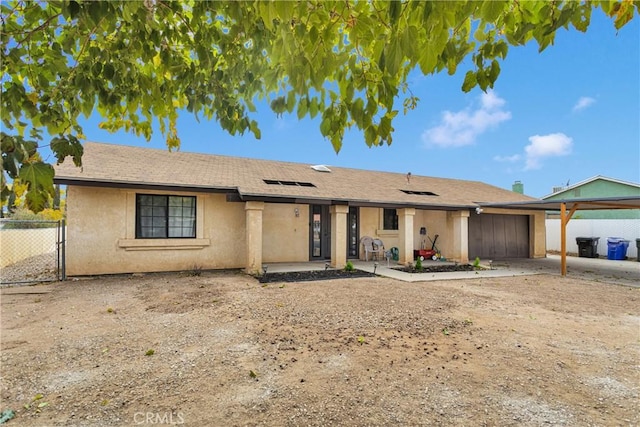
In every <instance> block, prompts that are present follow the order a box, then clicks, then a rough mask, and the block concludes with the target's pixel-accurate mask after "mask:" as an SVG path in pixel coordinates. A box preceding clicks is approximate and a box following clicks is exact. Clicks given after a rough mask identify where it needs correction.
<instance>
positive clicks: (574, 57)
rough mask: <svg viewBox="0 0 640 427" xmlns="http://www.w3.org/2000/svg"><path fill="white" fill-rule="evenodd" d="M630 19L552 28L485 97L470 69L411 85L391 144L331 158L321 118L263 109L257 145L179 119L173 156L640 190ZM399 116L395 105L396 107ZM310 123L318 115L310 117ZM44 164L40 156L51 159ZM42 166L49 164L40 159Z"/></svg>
mask: <svg viewBox="0 0 640 427" xmlns="http://www.w3.org/2000/svg"><path fill="white" fill-rule="evenodd" d="M639 21H640V19H638V17H636V18H634V19H633V20H632V22H630V23H629V24H627V25H626V26H625V27H623V28H622V29H621V30H620V31H616V30H615V28H614V27H613V24H612V23H611V22H610V21H609V20H608V19H607V18H606V17H605V16H604V15H603V14H602V12H600V11H599V10H598V11H595V12H594V14H593V16H592V23H591V26H590V27H589V30H588V31H587V32H586V33H580V32H578V31H576V30H571V31H565V30H560V31H559V32H558V34H557V37H556V41H555V44H554V45H553V46H550V47H548V48H547V49H546V50H545V51H544V52H542V53H538V47H537V45H536V44H535V43H531V44H529V45H527V46H524V47H512V48H510V50H509V54H508V56H507V58H506V60H504V61H503V62H502V63H501V68H502V72H501V74H500V77H499V78H498V81H497V82H496V84H495V87H494V89H493V91H491V92H489V93H486V94H485V93H484V92H482V91H481V90H479V89H476V90H473V91H471V92H470V93H467V94H465V93H464V92H462V90H461V86H462V81H463V79H464V74H465V72H466V70H467V69H469V67H468V65H466V66H465V64H463V65H462V66H461V67H460V68H459V70H458V73H457V74H456V75H455V76H449V75H447V74H446V73H443V74H439V75H435V76H427V77H425V76H422V75H418V74H416V75H415V76H414V77H412V78H411V79H410V86H411V89H412V91H413V93H414V94H415V95H416V96H418V97H419V98H420V103H419V106H418V108H416V109H415V110H413V111H410V112H409V113H408V114H407V115H405V116H403V115H402V113H401V114H400V115H398V116H397V118H396V120H395V122H394V127H395V132H394V137H393V144H392V145H391V146H383V147H372V148H369V147H367V146H366V144H365V143H364V138H363V136H362V135H361V134H360V133H359V132H357V131H355V130H354V131H351V132H349V133H347V135H346V136H345V139H344V143H343V147H342V150H341V151H340V153H338V154H336V153H335V151H334V150H333V147H332V146H331V143H330V141H329V140H326V139H324V138H323V137H322V135H321V133H320V130H319V123H320V122H319V120H309V119H304V120H302V121H299V120H298V119H297V117H296V115H295V113H294V114H293V115H287V114H285V115H284V116H282V117H281V118H277V117H276V116H275V114H273V113H272V112H271V111H270V110H269V109H268V108H266V107H263V108H261V109H259V111H258V113H257V114H256V115H255V117H253V118H255V119H256V120H257V121H258V122H259V124H260V127H261V130H262V138H261V139H260V140H256V139H254V138H253V136H252V135H250V134H249V133H247V134H245V136H243V137H238V136H236V137H233V136H231V135H229V134H227V133H226V132H224V131H222V130H221V129H220V127H219V126H218V124H217V123H216V122H215V121H212V122H206V121H201V122H200V123H198V122H196V120H195V119H194V118H193V116H191V115H189V114H188V113H185V114H183V115H182V116H181V117H180V119H179V121H178V132H179V135H180V138H181V140H182V146H181V151H186V152H199V153H211V154H220V155H229V156H237V157H252V158H260V159H270V160H282V161H292V162H300V163H308V164H326V165H333V166H342V167H350V168H357V169H372V170H383V171H390V172H398V173H403V174H404V173H407V172H411V173H412V174H414V175H425V176H437V177H447V178H456V179H467V180H476V181H483V182H486V183H489V184H492V185H495V186H498V187H502V188H506V189H511V186H512V184H513V183H514V182H515V181H521V182H522V183H523V184H524V192H525V194H528V195H530V196H533V197H543V196H545V195H547V194H549V193H551V189H552V188H553V187H556V186H562V185H565V184H566V183H567V182H569V184H575V183H577V182H579V181H583V180H585V179H588V178H590V177H592V176H595V175H604V176H607V177H610V178H616V179H620V180H624V181H631V182H636V183H637V182H640V84H639V82H640V64H639V58H640V51H639V45H640V25H639ZM397 105H398V108H399V109H401V107H402V101H401V100H399V101H398V103H397ZM316 119H317V118H316ZM98 122H99V119H98V118H95V117H94V118H91V119H90V120H88V121H86V122H85V123H84V124H83V126H84V133H85V135H86V136H87V140H89V141H97V142H109V143H115V144H127V145H135V146H143V147H145V146H146V147H153V148H163V149H166V146H165V144H164V138H163V137H162V135H161V134H160V133H159V132H156V133H155V134H154V136H153V138H152V140H151V142H147V141H146V140H144V138H138V137H136V136H135V135H130V134H126V133H124V132H119V133H115V134H112V133H109V132H106V131H102V130H100V129H98V127H97V123H98ZM49 160H50V159H49ZM50 161H51V160H50Z"/></svg>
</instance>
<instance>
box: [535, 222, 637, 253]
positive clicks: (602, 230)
mask: <svg viewBox="0 0 640 427" xmlns="http://www.w3.org/2000/svg"><path fill="white" fill-rule="evenodd" d="M546 227H547V250H548V251H558V252H559V251H560V219H547V221H546ZM576 237H599V238H600V240H599V241H598V248H597V249H598V255H599V256H601V257H605V258H606V257H607V252H608V248H609V247H608V244H607V238H609V237H618V238H622V239H625V240H628V241H629V248H628V249H627V258H633V259H637V257H638V249H637V248H636V239H640V220H639V219H572V220H570V221H569V223H568V224H567V252H569V253H576V254H577V253H578V244H577V243H576Z"/></svg>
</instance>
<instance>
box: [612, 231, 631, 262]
mask: <svg viewBox="0 0 640 427" xmlns="http://www.w3.org/2000/svg"><path fill="white" fill-rule="evenodd" d="M628 247H629V241H628V240H625V239H623V238H621V237H609V238H607V249H608V250H607V259H611V260H616V261H620V260H624V259H627V248H628Z"/></svg>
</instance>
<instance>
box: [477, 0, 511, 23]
mask: <svg viewBox="0 0 640 427" xmlns="http://www.w3.org/2000/svg"><path fill="white" fill-rule="evenodd" d="M506 4H507V2H504V1H500V0H485V1H484V3H482V8H481V14H482V17H483V18H484V20H486V21H487V22H494V21H496V20H497V19H498V17H499V16H500V14H501V13H502V12H503V11H504V10H505V5H506Z"/></svg>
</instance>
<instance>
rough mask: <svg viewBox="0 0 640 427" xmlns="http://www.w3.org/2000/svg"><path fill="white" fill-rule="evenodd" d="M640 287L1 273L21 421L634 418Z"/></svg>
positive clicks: (610, 421)
mask: <svg viewBox="0 0 640 427" xmlns="http://www.w3.org/2000/svg"><path fill="white" fill-rule="evenodd" d="M639 300H640V290H639V289H637V288H636V289H634V288H629V287H624V286H618V285H607V284H604V283H597V282H589V281H585V280H580V279H573V278H562V277H560V276H552V275H533V276H522V277H508V278H497V279H486V278H483V279H474V280H454V281H435V282H427V283H404V282H399V281H395V280H391V279H385V278H381V277H373V278H352V279H337V280H327V281H317V282H304V283H302V282H301V283H286V284H283V283H268V284H261V283H259V282H258V281H257V280H256V279H254V278H252V277H249V276H245V275H242V274H239V273H232V272H219V273H210V272H204V273H203V274H202V275H201V276H187V275H181V274H154V275H146V276H127V277H123V276H120V277H102V278H94V279H90V280H78V281H68V282H62V283H55V284H49V285H39V286H33V287H22V288H9V289H3V290H2V301H1V302H2V305H1V308H2V313H1V320H2V327H1V332H2V336H1V363H2V365H1V380H0V397H1V399H2V403H1V409H2V410H3V411H4V410H7V409H11V410H13V411H14V412H15V417H14V418H13V419H12V420H10V421H8V422H7V424H6V425H8V426H12V425H15V426H121V425H124V426H135V425H189V426H259V425H264V426H301V425H306V426H327V425H328V426H333V425H344V426H390V425H401V426H419V425H436V426H484V425H486V426H539V425H557V426H628V425H630V426H633V425H639V424H640V415H639V414H640V411H639V409H640V408H639V394H640V358H639V355H640V303H639Z"/></svg>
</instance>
